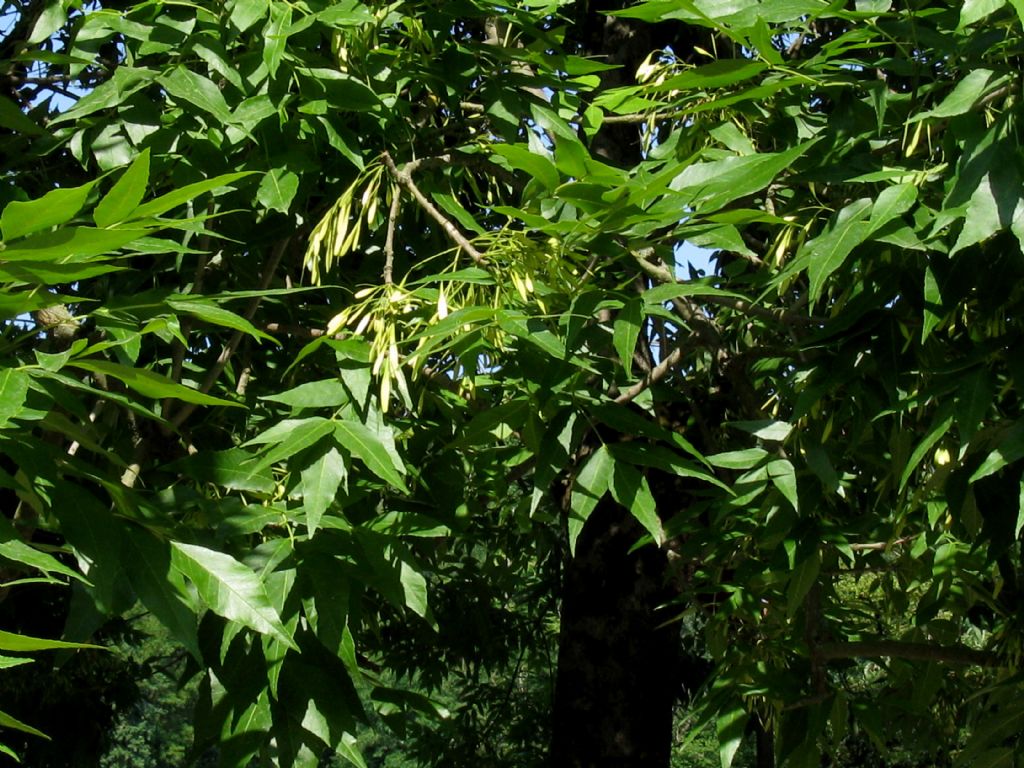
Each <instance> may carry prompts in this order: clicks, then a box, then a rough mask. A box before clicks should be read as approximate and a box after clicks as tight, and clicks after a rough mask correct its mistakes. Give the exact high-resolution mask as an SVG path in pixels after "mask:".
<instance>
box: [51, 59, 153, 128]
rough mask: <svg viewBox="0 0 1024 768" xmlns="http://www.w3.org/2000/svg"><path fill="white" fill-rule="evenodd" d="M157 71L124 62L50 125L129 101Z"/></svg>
mask: <svg viewBox="0 0 1024 768" xmlns="http://www.w3.org/2000/svg"><path fill="white" fill-rule="evenodd" d="M157 74H158V73H157V72H156V71H154V70H151V69H144V68H142V67H130V66H127V65H126V64H122V65H121V66H119V67H117V69H115V70H114V74H113V76H112V77H111V78H110V79H109V80H107V81H106V82H103V83H100V84H99V85H98V86H96V87H95V88H94V89H93V90H91V91H90V92H89V93H87V94H86V95H85V96H83V97H82V98H80V99H79V100H78V101H77V102H76V103H75V105H74V106H73V107H71V109H68V110H67V111H65V112H61V113H60V114H59V115H57V116H56V117H54V118H53V120H51V121H50V126H54V125H57V124H58V123H63V122H68V121H72V120H81V119H82V118H83V117H86V116H88V115H91V114H94V113H96V112H100V111H101V110H104V109H110V108H111V107H116V106H119V105H120V104H123V103H125V102H127V101H128V97H129V96H131V95H132V94H134V93H135V92H136V91H140V90H142V89H143V88H145V87H146V86H147V85H149V84H150V83H151V82H152V81H153V78H154V77H156V76H157Z"/></svg>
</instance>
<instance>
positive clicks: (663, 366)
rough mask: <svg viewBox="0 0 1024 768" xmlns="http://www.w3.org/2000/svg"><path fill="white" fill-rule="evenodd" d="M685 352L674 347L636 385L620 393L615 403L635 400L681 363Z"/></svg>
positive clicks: (680, 348)
mask: <svg viewBox="0 0 1024 768" xmlns="http://www.w3.org/2000/svg"><path fill="white" fill-rule="evenodd" d="M685 354H686V352H685V351H684V350H683V348H682V347H676V348H675V349H673V350H672V351H671V352H669V353H668V354H667V355H666V356H665V357H664V358H663V359H662V361H661V362H660V363H658V364H657V365H656V366H654V368H652V369H651V372H650V373H647V374H644V377H643V378H642V379H640V381H638V382H637V383H636V384H634V385H633V386H631V387H630V388H629V389H627V390H625V391H623V392H621V393H620V394H619V396H618V397H616V398H615V402H616V403H619V404H622V403H628V402H630V401H632V400H635V399H636V398H637V396H638V395H639V394H640V393H641V392H643V391H644V390H645V389H647V388H649V387H650V386H651V385H652V384H655V383H657V382H659V381H661V380H662V379H663V378H665V376H667V375H668V373H669V371H671V370H672V369H673V368H674V367H675V366H677V365H679V363H680V362H682V359H683V355H685Z"/></svg>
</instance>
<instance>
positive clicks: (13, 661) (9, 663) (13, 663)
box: [0, 656, 35, 669]
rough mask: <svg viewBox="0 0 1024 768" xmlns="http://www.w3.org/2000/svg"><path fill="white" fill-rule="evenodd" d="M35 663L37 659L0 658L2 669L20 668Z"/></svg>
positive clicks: (20, 657)
mask: <svg viewBox="0 0 1024 768" xmlns="http://www.w3.org/2000/svg"><path fill="white" fill-rule="evenodd" d="M34 661H35V659H29V658H25V657H23V656H0V669H10V668H11V667H20V666H22V665H24V664H32V663H33V662H34Z"/></svg>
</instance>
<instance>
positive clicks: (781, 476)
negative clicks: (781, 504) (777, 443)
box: [766, 459, 800, 512]
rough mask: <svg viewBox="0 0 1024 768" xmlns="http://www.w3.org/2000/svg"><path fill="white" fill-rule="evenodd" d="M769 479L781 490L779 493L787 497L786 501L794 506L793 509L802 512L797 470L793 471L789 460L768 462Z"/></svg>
mask: <svg viewBox="0 0 1024 768" xmlns="http://www.w3.org/2000/svg"><path fill="white" fill-rule="evenodd" d="M766 469H767V470H768V477H770V478H771V481H772V484H773V485H774V486H775V487H776V488H778V489H779V493H781V494H782V495H783V496H785V497H786V500H787V501H788V502H789V503H790V504H792V505H793V509H795V510H796V511H797V512H799V511H800V498H799V494H798V493H797V486H796V470H794V469H793V465H792V463H790V461H789V459H776V460H775V461H770V462H768V465H767V467H766Z"/></svg>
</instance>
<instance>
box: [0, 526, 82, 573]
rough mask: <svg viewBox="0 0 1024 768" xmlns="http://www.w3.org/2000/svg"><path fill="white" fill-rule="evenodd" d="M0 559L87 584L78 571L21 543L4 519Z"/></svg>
mask: <svg viewBox="0 0 1024 768" xmlns="http://www.w3.org/2000/svg"><path fill="white" fill-rule="evenodd" d="M0 557H4V558H7V559H8V560H12V561H14V562H16V563H22V564H24V565H27V566H29V567H31V568H35V569H37V570H39V571H42V572H43V573H46V574H54V573H56V574H60V575H61V576H67V577H68V578H70V579H76V580H77V581H80V582H82V583H83V584H88V583H89V581H88V579H86V578H85V577H84V576H82V574H80V573H78V571H75V570H73V569H71V568H68V567H67V566H66V565H64V564H63V563H62V562H60V561H59V560H57V558H55V557H53V556H52V555H48V554H47V553H45V552H42V551H40V550H38V549H36V548H35V547H32V546H29V545H28V544H27V543H26V542H24V541H22V539H21V538H20V537H19V535H18V532H17V531H16V530H15V529H14V526H12V525H11V524H10V523H9V522H8V521H7V519H6V518H0Z"/></svg>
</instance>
